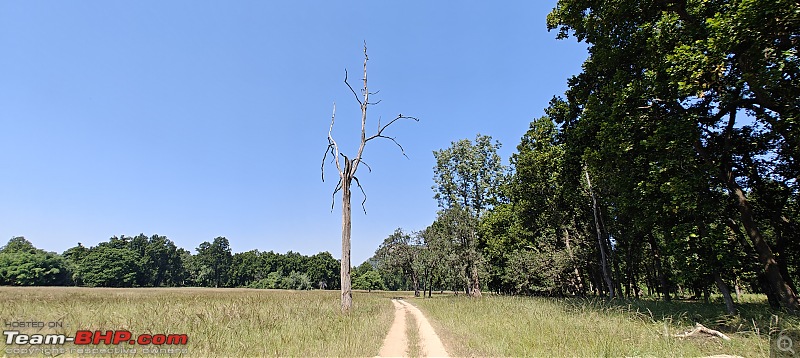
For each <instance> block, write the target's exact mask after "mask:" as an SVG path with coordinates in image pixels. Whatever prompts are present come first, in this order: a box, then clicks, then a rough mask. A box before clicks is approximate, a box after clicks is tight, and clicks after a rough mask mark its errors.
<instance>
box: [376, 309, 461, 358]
mask: <svg viewBox="0 0 800 358" xmlns="http://www.w3.org/2000/svg"><path fill="white" fill-rule="evenodd" d="M392 304H394V308H395V312H394V322H392V326H391V327H390V328H389V333H388V334H387V335H386V338H385V339H384V340H383V346H382V347H381V350H380V352H379V353H378V356H379V357H407V356H409V351H410V349H411V348H410V347H409V341H408V337H407V336H406V330H407V325H408V322H409V321H412V322H416V325H417V327H416V330H417V332H418V335H419V356H420V357H449V355H448V353H447V350H446V349H445V348H444V345H443V344H442V341H441V340H439V335H437V334H436V331H434V330H433V326H431V324H430V323H429V322H428V319H427V318H426V317H425V315H424V314H422V311H420V310H419V309H418V308H417V307H415V306H414V305H412V304H410V303H408V302H405V301H403V300H402V299H392ZM407 315H412V316H413V317H414V319H413V320H406V316H407Z"/></svg>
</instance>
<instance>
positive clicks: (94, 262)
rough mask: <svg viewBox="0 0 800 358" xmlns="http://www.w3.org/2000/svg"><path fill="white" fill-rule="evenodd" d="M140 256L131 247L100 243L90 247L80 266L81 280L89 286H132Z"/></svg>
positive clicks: (79, 274) (134, 282)
mask: <svg viewBox="0 0 800 358" xmlns="http://www.w3.org/2000/svg"><path fill="white" fill-rule="evenodd" d="M139 258H140V257H139V256H138V255H137V254H136V252H134V251H133V250H131V249H129V248H126V247H114V246H113V245H103V244H100V245H98V246H96V247H93V248H91V249H89V252H88V254H87V255H86V257H84V258H83V260H82V261H81V263H80V265H79V266H78V276H79V277H80V282H81V283H82V284H84V285H86V286H89V287H132V286H134V284H136V277H137V272H138V269H139Z"/></svg>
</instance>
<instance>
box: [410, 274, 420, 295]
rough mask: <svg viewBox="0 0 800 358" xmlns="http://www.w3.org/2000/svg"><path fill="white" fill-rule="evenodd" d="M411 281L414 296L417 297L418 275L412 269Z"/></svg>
mask: <svg viewBox="0 0 800 358" xmlns="http://www.w3.org/2000/svg"><path fill="white" fill-rule="evenodd" d="M411 283H412V284H413V285H414V297H419V277H417V273H416V272H415V271H414V270H412V271H411Z"/></svg>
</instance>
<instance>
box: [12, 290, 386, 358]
mask: <svg viewBox="0 0 800 358" xmlns="http://www.w3.org/2000/svg"><path fill="white" fill-rule="evenodd" d="M387 297H389V296H387V295H382V294H367V293H360V292H356V293H354V299H353V302H354V311H353V314H350V315H346V316H345V315H342V314H340V310H339V292H338V291H283V290H252V289H209V288H127V289H114V288H72V287H0V320H3V321H6V322H10V321H31V320H33V321H43V322H51V321H60V322H63V323H64V325H65V327H64V328H61V329H47V328H45V329H43V330H41V331H38V329H36V328H27V329H25V328H23V329H20V331H21V332H22V333H29V334H34V333H40V334H45V333H66V334H67V335H68V336H72V335H74V334H75V331H76V330H84V329H85V330H101V331H105V330H128V331H130V332H131V333H132V334H133V335H134V336H135V335H137V334H142V333H148V334H159V333H164V334H183V333H185V334H187V335H188V337H189V344H188V346H187V347H186V349H187V352H188V354H187V356H190V357H197V356H208V357H238V356H304V357H311V356H374V355H376V354H377V353H378V351H379V349H380V346H381V344H382V343H383V339H384V336H385V335H386V332H388V330H389V325H390V324H391V322H392V319H393V318H394V308H393V306H392V304H391V302H390V300H389V299H388V298H387ZM6 329H9V328H6ZM3 338H5V337H3ZM121 346H123V347H125V348H131V347H136V346H127V345H125V344H122V345H121ZM15 347H19V346H15ZM6 348H7V347H6V346H5V341H4V340H3V342H0V352H2V353H0V355H4V354H5V349H6ZM124 356H129V355H127V354H126V355H124ZM136 356H142V354H138V355H136ZM145 356H147V354H145ZM172 356H176V355H172Z"/></svg>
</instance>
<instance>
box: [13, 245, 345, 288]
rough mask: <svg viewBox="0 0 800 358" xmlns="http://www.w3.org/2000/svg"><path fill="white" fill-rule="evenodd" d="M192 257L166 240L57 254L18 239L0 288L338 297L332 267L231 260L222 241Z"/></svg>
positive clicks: (314, 261) (317, 261) (325, 260)
mask: <svg viewBox="0 0 800 358" xmlns="http://www.w3.org/2000/svg"><path fill="white" fill-rule="evenodd" d="M195 250H196V254H194V255H193V254H192V253H191V252H190V251H188V250H186V249H183V248H179V247H177V246H176V245H175V243H174V242H173V241H172V240H170V239H168V238H167V237H166V236H160V235H152V236H150V237H148V236H146V235H144V234H139V235H137V236H133V237H129V236H124V235H122V236H121V237H117V236H114V237H112V238H110V239H109V240H108V241H105V242H101V243H99V244H98V245H97V246H91V247H85V246H83V245H82V244H81V243H78V245H77V246H75V247H72V248H70V249H67V250H66V251H64V252H63V253H61V254H58V253H55V252H48V251H45V250H42V249H38V248H36V247H35V246H34V245H33V244H32V243H31V242H30V241H28V240H26V239H25V238H24V237H22V236H18V237H14V238H12V239H11V240H9V241H8V243H7V244H6V245H5V246H2V247H0V285H7V286H8V285H10V286H87V287H184V286H188V287H252V288H281V289H312V288H318V289H338V288H339V284H340V283H339V281H340V276H339V270H340V263H339V260H337V259H335V258H334V257H333V256H332V255H331V254H330V253H329V252H321V253H318V254H315V255H311V256H306V255H302V254H300V253H297V252H292V251H289V252H287V253H285V254H281V253H274V252H272V251H268V252H260V251H258V250H251V251H246V252H240V253H235V254H232V253H231V249H230V244H229V242H228V239H226V238H225V237H217V238H215V239H214V240H213V241H212V242H208V241H205V242H202V243H201V244H200V245H199V246H198V247H197V248H196V249H195Z"/></svg>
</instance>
